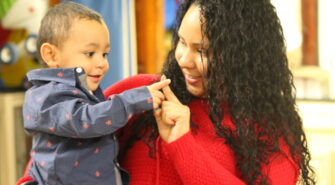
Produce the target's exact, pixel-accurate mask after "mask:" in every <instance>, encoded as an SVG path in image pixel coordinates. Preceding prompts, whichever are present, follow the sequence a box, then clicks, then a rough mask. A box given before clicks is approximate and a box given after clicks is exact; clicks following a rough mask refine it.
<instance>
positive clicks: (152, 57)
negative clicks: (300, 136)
mask: <svg viewBox="0 0 335 185" xmlns="http://www.w3.org/2000/svg"><path fill="white" fill-rule="evenodd" d="M63 1H66V0H63ZM73 1H75V2H78V3H81V4H83V5H85V6H87V7H89V8H92V9H94V10H96V11H98V12H100V13H101V14H102V16H103V17H104V19H105V21H106V24H107V26H108V27H109V29H110V42H111V46H112V47H111V53H110V55H109V63H110V70H109V72H108V74H107V75H106V76H105V78H104V80H103V81H102V84H101V86H102V88H103V89H105V88H107V87H108V86H109V85H110V84H112V83H114V82H116V81H118V80H121V79H123V78H125V77H128V76H131V75H135V74H138V73H159V72H160V69H161V67H162V64H163V62H164V59H165V57H166V54H167V51H168V50H169V49H170V47H171V29H172V27H173V24H174V19H175V14H176V9H177V7H178V4H179V3H180V1H181V0H73ZM59 2H62V0H0V22H1V24H0V149H1V152H0V185H10V184H15V182H16V180H17V179H18V178H19V177H20V176H21V175H22V174H23V172H24V167H25V165H26V163H27V159H29V149H30V146H31V139H30V137H29V136H27V135H26V134H25V133H24V130H23V127H22V124H23V123H22V110H21V109H22V103H23V94H24V91H25V89H26V88H27V83H26V79H25V74H26V72H28V71H29V70H32V69H35V68H39V67H41V66H40V65H39V64H38V62H37V59H36V47H35V43H36V35H37V31H38V29H39V24H40V20H41V19H42V17H43V15H44V14H45V13H46V11H47V10H48V8H50V7H51V6H53V5H55V4H57V3H59ZM272 3H273V4H274V6H275V7H276V9H277V12H278V15H279V18H280V20H281V23H282V26H283V29H284V35H285V38H286V44H287V56H288V59H289V65H290V68H291V70H292V73H293V75H294V81H295V86H296V96H297V100H298V101H297V108H298V109H299V111H300V113H301V116H302V118H303V121H304V128H305V130H306V134H307V137H308V143H309V147H310V149H311V152H312V165H313V166H314V167H315V170H316V172H317V178H318V185H335V176H334V174H335V45H334V43H335V23H334V21H333V19H334V18H335V11H334V10H335V1H333V0H272Z"/></svg>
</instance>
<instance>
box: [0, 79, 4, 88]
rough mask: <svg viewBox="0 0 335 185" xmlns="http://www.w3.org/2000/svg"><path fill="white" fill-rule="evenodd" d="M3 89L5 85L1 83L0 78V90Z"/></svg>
mask: <svg viewBox="0 0 335 185" xmlns="http://www.w3.org/2000/svg"><path fill="white" fill-rule="evenodd" d="M3 89H5V85H4V84H3V82H2V80H1V79H0V90H3Z"/></svg>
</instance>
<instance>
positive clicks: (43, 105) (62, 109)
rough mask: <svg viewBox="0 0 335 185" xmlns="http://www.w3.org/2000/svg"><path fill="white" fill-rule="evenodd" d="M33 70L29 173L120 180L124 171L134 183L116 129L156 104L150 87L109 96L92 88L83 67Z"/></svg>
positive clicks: (110, 184) (73, 182) (27, 116)
mask: <svg viewBox="0 0 335 185" xmlns="http://www.w3.org/2000/svg"><path fill="white" fill-rule="evenodd" d="M27 76H28V80H29V81H30V82H31V83H32V84H33V86H32V87H31V88H30V89H28V90H27V91H26V94H25V102H24V105H23V116H24V127H25V130H26V132H27V133H29V134H31V135H32V136H33V144H32V145H33V146H32V150H31V157H32V158H33V160H34V161H33V162H32V164H31V166H30V172H29V175H30V176H31V177H32V178H33V179H35V180H36V181H37V182H38V184H39V185H44V184H45V185H85V184H87V185H100V184H101V185H114V184H116V178H117V176H116V175H115V174H118V173H119V172H121V177H122V182H123V184H128V183H129V176H128V174H127V173H126V172H125V171H124V170H122V169H121V168H120V167H119V165H118V163H117V160H116V156H117V153H118V145H117V140H116V137H115V135H114V134H113V133H114V132H115V131H116V130H117V129H119V128H120V127H123V126H124V125H125V124H126V123H127V121H128V120H129V119H130V118H131V117H132V116H133V115H134V114H136V113H139V112H142V111H146V110H149V109H152V108H153V105H152V97H151V95H150V93H149V91H148V88H147V87H140V88H136V89H132V90H129V91H126V92H124V93H122V94H117V95H112V96H110V97H109V98H108V100H105V98H104V95H103V93H102V91H101V89H100V88H98V89H97V90H96V91H94V92H90V91H89V90H88V89H87V85H86V81H85V78H86V76H85V72H84V71H83V70H82V69H81V68H67V69H63V68H46V69H37V70H33V71H31V72H29V73H28V75H27ZM115 169H118V170H115ZM119 170H120V171H119Z"/></svg>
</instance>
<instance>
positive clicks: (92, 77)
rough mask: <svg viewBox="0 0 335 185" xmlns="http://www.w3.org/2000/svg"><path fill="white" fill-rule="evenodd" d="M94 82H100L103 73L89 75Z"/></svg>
mask: <svg viewBox="0 0 335 185" xmlns="http://www.w3.org/2000/svg"><path fill="white" fill-rule="evenodd" d="M88 77H89V78H90V79H91V80H92V81H93V82H99V81H100V77H101V75H88Z"/></svg>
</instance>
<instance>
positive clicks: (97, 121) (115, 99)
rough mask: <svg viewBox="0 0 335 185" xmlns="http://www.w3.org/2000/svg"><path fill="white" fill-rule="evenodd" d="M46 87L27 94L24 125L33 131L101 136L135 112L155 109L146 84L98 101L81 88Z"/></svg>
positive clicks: (64, 134)
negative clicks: (49, 88)
mask: <svg viewBox="0 0 335 185" xmlns="http://www.w3.org/2000/svg"><path fill="white" fill-rule="evenodd" d="M43 90H44V91H45V89H43V88H41V89H39V88H37V89H35V90H32V91H33V92H32V93H31V92H30V93H29V92H28V93H26V98H25V99H26V102H25V104H24V106H23V114H24V119H25V124H24V126H25V128H26V131H27V132H28V133H31V134H33V133H34V132H36V131H37V132H45V133H50V134H54V135H59V136H63V137H75V138H92V137H99V136H102V135H107V134H110V133H112V132H114V131H115V130H117V129H118V128H120V127H123V126H124V125H125V124H126V123H127V121H128V119H130V118H131V117H132V116H133V115H134V114H136V113H138V112H141V111H146V110H149V109H152V101H151V100H152V99H151V95H150V93H149V91H148V89H147V87H139V88H136V89H132V90H129V91H125V92H123V93H121V94H116V95H113V96H111V97H110V98H109V99H108V100H107V101H103V102H100V103H97V104H92V102H89V101H88V100H85V95H84V94H83V93H82V92H79V91H75V92H74V91H73V90H70V89H67V90H64V89H55V90H53V92H52V93H51V92H50V93H48V92H47V93H45V92H43Z"/></svg>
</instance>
